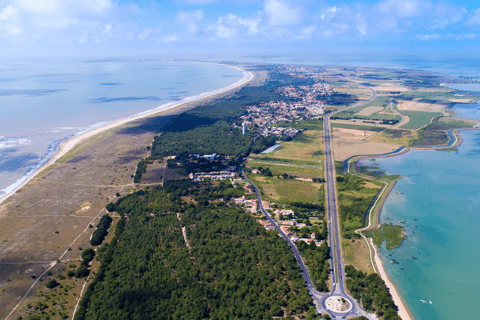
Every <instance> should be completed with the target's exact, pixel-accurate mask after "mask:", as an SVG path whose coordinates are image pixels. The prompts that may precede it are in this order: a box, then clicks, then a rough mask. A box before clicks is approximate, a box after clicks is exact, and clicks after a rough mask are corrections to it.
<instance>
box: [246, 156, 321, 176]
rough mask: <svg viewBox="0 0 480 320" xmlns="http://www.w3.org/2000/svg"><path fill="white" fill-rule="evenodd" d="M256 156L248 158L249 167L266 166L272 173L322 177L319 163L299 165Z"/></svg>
mask: <svg viewBox="0 0 480 320" xmlns="http://www.w3.org/2000/svg"><path fill="white" fill-rule="evenodd" d="M257 159H258V158H250V159H248V162H247V165H249V166H251V167H256V168H258V167H263V168H265V167H268V168H269V169H270V171H271V172H272V174H273V175H279V174H283V173H287V174H288V175H291V176H296V177H299V178H307V179H309V178H310V179H311V178H318V177H323V168H322V167H321V166H320V165H315V166H313V165H311V166H301V165H296V164H290V163H276V162H269V161H261V160H257Z"/></svg>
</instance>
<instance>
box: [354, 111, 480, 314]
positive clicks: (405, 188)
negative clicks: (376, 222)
mask: <svg viewBox="0 0 480 320" xmlns="http://www.w3.org/2000/svg"><path fill="white" fill-rule="evenodd" d="M478 107H479V106H477V105H459V106H458V107H456V108H454V110H455V111H457V113H458V114H459V115H460V116H462V117H470V118H476V119H480V112H479V110H478ZM462 136H463V137H464V142H463V144H462V145H461V146H460V147H459V148H458V152H442V151H434V150H432V151H410V152H408V153H406V154H404V155H401V156H397V157H392V158H383V159H380V158H378V159H376V161H375V162H371V161H369V160H364V162H363V163H362V164H361V165H372V164H377V165H378V166H379V167H380V168H381V169H384V170H386V171H387V173H389V174H399V175H402V176H403V177H404V178H403V179H401V180H399V181H398V183H397V184H396V186H395V187H394V189H393V190H392V192H391V194H390V195H389V196H388V198H387V200H386V202H385V205H384V207H383V209H382V212H381V217H380V220H381V222H382V223H384V222H391V223H394V224H400V225H403V226H405V231H406V234H407V238H406V240H405V242H404V243H403V245H402V246H401V247H399V248H396V249H393V250H391V251H387V250H386V249H385V248H381V250H380V255H381V256H382V258H383V260H384V261H385V262H386V263H385V267H386V270H387V272H388V274H389V277H390V279H391V280H392V281H393V282H394V283H395V284H396V286H397V288H398V290H399V292H400V294H401V295H402V297H403V298H404V300H405V302H406V304H407V306H408V308H409V309H410V311H411V312H412V315H413V316H414V318H415V319H422V320H424V319H427V320H428V319H477V318H478V317H479V316H478V309H477V303H478V301H480V290H479V287H480V273H479V272H478V270H479V266H480V132H479V131H464V132H462ZM391 259H395V260H397V261H398V262H400V264H398V265H395V264H391V263H389V262H390V261H391ZM420 300H430V301H432V304H428V303H422V302H421V301H420Z"/></svg>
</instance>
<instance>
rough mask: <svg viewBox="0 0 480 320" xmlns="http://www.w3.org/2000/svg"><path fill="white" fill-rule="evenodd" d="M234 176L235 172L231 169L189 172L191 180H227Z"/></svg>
mask: <svg viewBox="0 0 480 320" xmlns="http://www.w3.org/2000/svg"><path fill="white" fill-rule="evenodd" d="M235 176H236V173H235V172H231V171H212V172H195V173H193V172H192V173H190V174H189V177H190V179H192V180H193V181H205V180H227V179H234V178H235Z"/></svg>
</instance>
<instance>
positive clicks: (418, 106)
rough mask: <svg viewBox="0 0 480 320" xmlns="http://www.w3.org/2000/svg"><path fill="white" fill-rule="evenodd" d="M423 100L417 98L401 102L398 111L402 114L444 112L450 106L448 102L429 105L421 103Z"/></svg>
mask: <svg viewBox="0 0 480 320" xmlns="http://www.w3.org/2000/svg"><path fill="white" fill-rule="evenodd" d="M421 101H422V99H421V98H416V99H413V100H411V101H408V100H400V101H399V102H398V109H399V110H401V111H400V112H402V111H404V110H407V111H423V112H442V110H443V109H444V108H445V107H446V106H447V105H448V103H446V102H439V103H427V102H421Z"/></svg>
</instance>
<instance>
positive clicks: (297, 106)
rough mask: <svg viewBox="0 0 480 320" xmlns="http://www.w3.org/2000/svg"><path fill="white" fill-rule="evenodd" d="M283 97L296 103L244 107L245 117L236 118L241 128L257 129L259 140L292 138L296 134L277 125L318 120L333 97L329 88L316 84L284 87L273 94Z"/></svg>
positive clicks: (270, 103) (280, 102) (273, 103)
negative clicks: (272, 136) (302, 120)
mask: <svg viewBox="0 0 480 320" xmlns="http://www.w3.org/2000/svg"><path fill="white" fill-rule="evenodd" d="M277 92H278V93H280V94H282V95H285V96H287V97H292V98H296V100H297V101H296V102H291V103H287V102H285V101H270V102H267V103H262V104H260V105H253V106H247V107H246V110H247V114H246V115H243V116H241V117H240V119H241V120H242V122H243V124H244V126H246V127H247V128H249V129H250V130H253V129H256V128H260V134H261V135H263V136H266V137H267V136H271V135H275V136H278V137H282V136H290V137H293V136H295V135H296V134H297V133H298V132H299V130H297V129H294V128H285V127H281V126H279V125H275V124H277V123H285V122H292V121H295V120H299V119H312V118H318V117H321V116H322V115H323V114H324V113H325V105H326V103H327V101H328V99H329V97H331V96H332V94H333V89H332V87H331V86H330V85H329V84H324V83H322V82H316V83H314V84H313V85H308V86H298V87H297V86H284V87H280V88H279V89H278V90H277Z"/></svg>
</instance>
